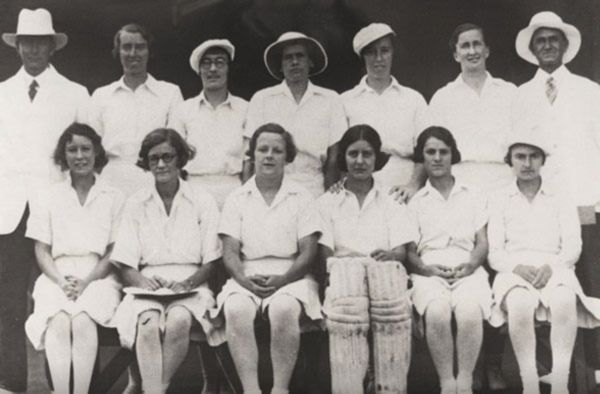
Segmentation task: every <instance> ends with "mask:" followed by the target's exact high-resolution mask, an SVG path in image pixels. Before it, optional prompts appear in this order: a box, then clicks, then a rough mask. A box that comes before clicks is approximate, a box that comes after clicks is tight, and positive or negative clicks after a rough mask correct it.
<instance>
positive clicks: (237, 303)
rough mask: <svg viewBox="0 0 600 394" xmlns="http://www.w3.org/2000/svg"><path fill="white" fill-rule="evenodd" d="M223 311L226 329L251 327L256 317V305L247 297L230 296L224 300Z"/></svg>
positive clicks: (239, 295)
mask: <svg viewBox="0 0 600 394" xmlns="http://www.w3.org/2000/svg"><path fill="white" fill-rule="evenodd" d="M223 311H224V313H225V320H226V321H227V327H230V328H237V327H240V326H244V327H246V326H251V325H253V324H254V318H255V317H256V304H255V303H254V301H252V300H251V299H250V298H249V297H246V296H244V295H241V294H232V295H231V296H229V297H228V298H227V300H225V304H224V306H223Z"/></svg>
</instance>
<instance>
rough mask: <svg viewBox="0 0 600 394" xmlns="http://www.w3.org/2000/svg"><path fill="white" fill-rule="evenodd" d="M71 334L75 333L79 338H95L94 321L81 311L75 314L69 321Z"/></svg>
mask: <svg viewBox="0 0 600 394" xmlns="http://www.w3.org/2000/svg"><path fill="white" fill-rule="evenodd" d="M71 324H72V330H73V336H75V335H77V336H78V337H79V338H90V339H93V338H96V337H97V336H98V332H97V329H96V323H94V321H93V320H92V319H91V318H90V316H89V315H88V314H87V313H85V312H83V313H80V314H78V315H77V316H75V317H74V318H73V320H72V322H71Z"/></svg>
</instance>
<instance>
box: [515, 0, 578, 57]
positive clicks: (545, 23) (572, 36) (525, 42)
mask: <svg viewBox="0 0 600 394" xmlns="http://www.w3.org/2000/svg"><path fill="white" fill-rule="evenodd" d="M541 27H546V28H550V29H558V30H561V31H562V32H563V33H565V36H566V37H567V41H569V45H568V46H567V50H566V51H565V54H564V55H563V59H562V61H563V63H564V64H567V63H569V62H570V61H571V60H573V58H574V57H575V55H577V52H579V48H580V47H581V33H579V30H577V28H576V27H575V26H573V25H570V24H568V23H565V22H563V20H562V19H561V18H560V16H558V15H556V14H555V13H554V12H550V11H542V12H538V13H537V14H535V15H534V16H533V17H532V18H531V21H529V26H527V27H526V28H524V29H523V30H521V31H520V32H519V34H518V35H517V40H516V41H515V47H516V49H517V53H518V54H519V56H521V57H522V58H523V59H525V60H527V61H528V62H529V63H533V64H536V65H538V64H539V63H538V60H537V58H536V57H535V55H534V54H533V52H531V49H529V44H530V43H531V37H532V36H533V33H535V31H536V30H537V29H539V28H541Z"/></svg>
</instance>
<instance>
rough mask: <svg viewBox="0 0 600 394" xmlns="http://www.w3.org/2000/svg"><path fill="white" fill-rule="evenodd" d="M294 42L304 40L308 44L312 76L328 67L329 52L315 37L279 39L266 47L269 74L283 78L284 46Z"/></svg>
mask: <svg viewBox="0 0 600 394" xmlns="http://www.w3.org/2000/svg"><path fill="white" fill-rule="evenodd" d="M292 42H302V43H303V44H306V50H307V51H308V56H309V58H310V60H311V62H312V63H313V66H312V67H311V69H310V72H309V75H310V76H311V77H312V76H314V75H318V74H320V73H322V72H323V71H325V69H326V68H327V63H328V60H327V53H326V52H325V49H323V46H322V45H321V44H320V43H319V42H318V41H317V40H315V39H314V38H310V37H298V38H293V39H289V40H285V41H277V42H274V43H273V44H271V45H269V46H268V47H267V49H265V54H264V62H265V66H266V67H267V71H269V74H271V75H272V76H273V78H275V79H278V80H280V81H281V80H283V78H284V77H283V72H282V71H281V60H282V53H283V48H284V47H285V46H286V45H289V44H290V43H292Z"/></svg>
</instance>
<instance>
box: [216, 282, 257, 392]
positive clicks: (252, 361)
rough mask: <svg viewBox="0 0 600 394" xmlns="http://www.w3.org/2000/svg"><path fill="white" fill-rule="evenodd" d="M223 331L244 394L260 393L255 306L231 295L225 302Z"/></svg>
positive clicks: (247, 299) (239, 296) (245, 299)
mask: <svg viewBox="0 0 600 394" xmlns="http://www.w3.org/2000/svg"><path fill="white" fill-rule="evenodd" d="M224 311H225V320H226V322H227V323H226V326H225V330H226V333H227V343H228V344H229V350H230V351H231V357H232V358H233V362H234V364H235V368H236V369H237V372H238V375H239V377H240V380H241V381H242V386H243V387H244V393H247V394H250V393H252V394H256V393H260V388H259V386H258V346H257V345H256V339H255V337H254V319H255V318H256V304H255V303H254V301H252V300H251V299H250V298H248V297H247V296H245V295H242V294H232V295H231V296H229V298H227V300H226V301H225V307H224Z"/></svg>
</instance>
